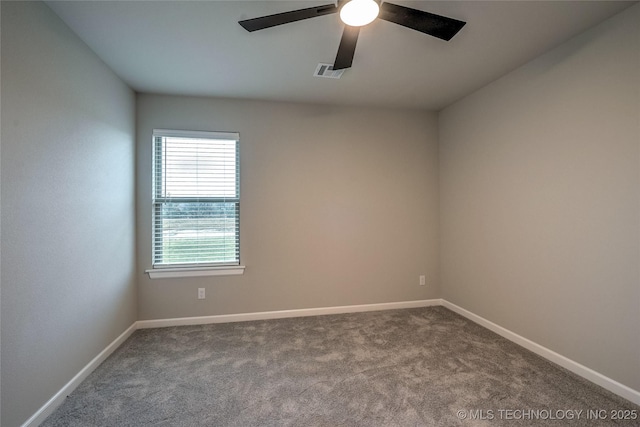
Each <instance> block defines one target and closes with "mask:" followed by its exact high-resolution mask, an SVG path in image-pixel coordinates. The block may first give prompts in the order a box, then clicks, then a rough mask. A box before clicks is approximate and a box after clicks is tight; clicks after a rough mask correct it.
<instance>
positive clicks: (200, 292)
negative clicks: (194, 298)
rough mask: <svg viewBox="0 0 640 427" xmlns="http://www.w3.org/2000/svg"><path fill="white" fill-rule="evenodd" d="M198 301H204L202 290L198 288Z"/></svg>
mask: <svg viewBox="0 0 640 427" xmlns="http://www.w3.org/2000/svg"><path fill="white" fill-rule="evenodd" d="M198 299H204V288H198Z"/></svg>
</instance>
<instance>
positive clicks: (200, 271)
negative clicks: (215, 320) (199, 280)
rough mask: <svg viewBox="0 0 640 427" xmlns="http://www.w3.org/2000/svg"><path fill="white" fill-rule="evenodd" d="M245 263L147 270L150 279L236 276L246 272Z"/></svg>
mask: <svg viewBox="0 0 640 427" xmlns="http://www.w3.org/2000/svg"><path fill="white" fill-rule="evenodd" d="M244 268H245V266H244V265H234V266H226V267H181V268H154V269H151V270H146V271H145V273H147V274H148V275H149V278H150V279H173V278H179V277H201V276H235V275H240V274H243V273H244Z"/></svg>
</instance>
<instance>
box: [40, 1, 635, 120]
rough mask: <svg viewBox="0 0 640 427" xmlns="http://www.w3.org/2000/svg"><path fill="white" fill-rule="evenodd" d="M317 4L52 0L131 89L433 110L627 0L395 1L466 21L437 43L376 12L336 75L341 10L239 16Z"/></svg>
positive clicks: (598, 19)
mask: <svg viewBox="0 0 640 427" xmlns="http://www.w3.org/2000/svg"><path fill="white" fill-rule="evenodd" d="M325 3H331V1H330V0H329V1H328V0H318V1H270V0H262V1H240V0H236V1H48V2H47V4H48V5H49V6H50V7H51V9H53V10H54V12H55V13H57V14H58V15H59V16H60V17H61V18H62V19H63V20H64V21H65V22H66V23H67V25H68V26H69V27H71V29H72V30H73V31H75V32H76V33H77V34H78V36H80V38H81V39H82V40H84V42H85V43H86V44H87V45H89V47H90V48H91V49H93V51H94V52H95V53H96V54H97V55H98V56H99V57H100V58H101V59H102V60H103V61H104V62H105V63H106V64H107V65H108V66H109V67H110V68H111V69H113V70H114V71H115V72H116V74H118V76H120V77H121V78H122V79H123V80H124V81H125V82H126V83H127V84H128V85H129V86H131V87H132V88H133V89H134V90H136V91H138V92H144V93H158V94H173V95H197V96H216V97H232V98H250V99H265V100H280V101H296V102H313V103H329V104H338V105H371V106H387V107H408V108H425V109H430V110H439V109H442V108H444V107H446V106H447V105H449V104H451V103H453V102H455V101H456V100H458V99H460V98H461V97H463V96H465V95H467V94H469V93H471V92H473V91H475V90H477V89H479V88H481V87H482V86H484V85H486V84H488V83H490V82H491V81H493V80H495V79H497V78H498V77H500V76H502V75H504V74H506V73H507V72H509V71H511V70H513V69H515V68H517V67H518V66H520V65H522V64H524V63H525V62H527V61H529V60H531V59H533V58H535V57H536V56H538V55H540V54H541V53H543V52H545V51H547V50H549V49H551V48H552V47H554V46H557V45H558V44H560V43H562V42H563V41H565V40H568V39H569V38H571V37H572V36H574V35H576V34H578V33H580V32H582V31H584V30H586V29H587V28H589V27H591V26H593V25H596V24H597V23H599V22H601V21H603V20H605V19H607V18H608V17H610V16H612V15H614V14H616V13H618V12H620V11H621V10H623V9H625V8H627V7H629V6H631V5H633V4H634V3H635V2H628V1H627V2H624V1H402V0H399V1H393V0H392V3H396V4H400V5H404V6H408V7H412V8H415V9H420V10H424V11H428V12H431V13H436V14H440V15H445V16H449V17H451V18H455V19H459V20H462V21H466V22H467V25H466V26H465V27H464V28H463V29H462V30H461V31H460V33H458V34H457V35H456V36H455V37H454V38H453V39H452V40H451V41H449V42H445V41H442V40H439V39H436V38H433V37H430V36H427V35H424V34H422V33H419V32H417V31H413V30H410V29H408V28H404V27H401V26H399V25H396V24H392V23H390V22H386V21H381V20H376V21H374V22H373V23H372V24H370V25H368V26H366V27H364V28H363V29H362V30H361V32H360V37H359V39H358V45H357V48H356V53H355V58H354V61H353V67H352V68H350V69H348V70H346V71H345V73H344V74H343V76H342V78H341V79H340V80H335V79H325V78H318V77H313V72H314V71H315V69H316V67H317V65H318V63H319V62H325V63H333V61H334V59H335V55H336V52H337V49H338V44H339V42H340V37H341V35H342V28H343V26H342V24H341V22H340V20H339V17H338V15H337V14H333V15H327V16H321V17H317V18H313V19H308V20H305V21H299V22H294V23H290V24H286V25H282V26H278V27H273V28H269V29H266V30H261V31H256V32H253V33H249V32H247V31H246V30H244V29H243V28H242V27H241V26H240V25H238V23H237V22H238V21H239V20H242V19H247V18H255V17H259V16H263V15H269V14H274V13H279V12H284V11H290V10H295V9H299V8H304V7H311V6H316V5H320V4H325Z"/></svg>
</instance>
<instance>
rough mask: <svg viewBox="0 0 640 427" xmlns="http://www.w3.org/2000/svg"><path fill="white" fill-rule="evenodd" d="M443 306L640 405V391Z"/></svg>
mask: <svg viewBox="0 0 640 427" xmlns="http://www.w3.org/2000/svg"><path fill="white" fill-rule="evenodd" d="M442 305H443V306H444V307H446V308H448V309H449V310H451V311H453V312H456V313H458V314H459V315H461V316H464V317H466V318H467V319H469V320H471V321H473V322H475V323H477V324H479V325H480V326H484V327H485V328H487V329H489V330H491V331H493V332H495V333H496V334H498V335H500V336H502V337H504V338H506V339H508V340H509V341H512V342H514V343H516V344H518V345H520V346H522V347H524V348H526V349H527V350H530V351H532V352H534V353H536V354H537V355H539V356H542V357H544V358H545V359H547V360H549V361H551V362H553V363H555V364H557V365H560V366H562V367H563V368H565V369H567V370H569V371H571V372H573V373H574V374H577V375H579V376H581V377H582V378H584V379H586V380H588V381H591V382H592V383H595V384H597V385H599V386H600V387H602V388H605V389H607V390H609V391H610V392H613V393H615V394H617V395H618V396H620V397H623V398H625V399H627V400H629V401H631V402H633V403H635V404H636V405H640V391H637V390H634V389H632V388H631V387H627V386H626V385H624V384H621V383H619V382H617V381H616V380H613V379H611V378H609V377H606V376H604V375H602V374H601V373H599V372H596V371H594V370H593V369H591V368H587V367H586V366H584V365H581V364H580V363H578V362H575V361H573V360H571V359H569V358H567V357H565V356H563V355H561V354H558V353H556V352H555V351H553V350H549V349H548V348H546V347H544V346H541V345H540V344H537V343H535V342H533V341H531V340H529V339H527V338H525V337H523V336H521V335H518V334H516V333H515V332H512V331H510V330H508V329H506V328H503V327H502V326H500V325H497V324H495V323H493V322H491V321H490V320H487V319H485V318H484V317H481V316H478V315H477V314H474V313H472V312H470V311H468V310H465V309H464V308H462V307H460V306H457V305H455V304H453V303H450V302H449V301H447V300H442Z"/></svg>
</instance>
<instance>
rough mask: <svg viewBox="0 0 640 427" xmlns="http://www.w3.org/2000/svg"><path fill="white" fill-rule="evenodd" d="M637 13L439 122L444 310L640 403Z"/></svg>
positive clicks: (524, 69) (570, 44) (503, 82)
mask: <svg viewBox="0 0 640 427" xmlns="http://www.w3.org/2000/svg"><path fill="white" fill-rule="evenodd" d="M639 31H640V5H636V6H633V7H632V8H631V9H628V10H627V11H625V12H623V13H622V14H620V15H618V16H616V17H614V18H612V19H610V20H608V21H605V23H603V24H601V25H599V26H597V27H595V28H593V29H591V30H589V31H587V32H585V33H583V34H582V35H580V36H578V37H576V38H574V39H573V40H571V41H569V42H567V43H565V44H563V45H561V46H559V47H558V48H556V49H554V50H552V51H550V52H548V53H546V54H544V55H542V56H541V57H539V58H537V59H535V60H534V61H532V62H530V63H528V64H527V65H525V66H523V67H521V68H519V69H518V70H516V71H514V72H512V73H510V74H508V75H507V76H505V77H503V78H501V79H499V80H498V81H496V82H494V83H493V84H491V85H489V86H487V87H485V88H483V89H482V90H480V91H479V92H477V93H475V94H472V95H471V96H468V97H467V98H465V99H463V100H461V101H459V102H457V103H455V104H454V105H452V106H450V107H449V108H447V109H445V110H444V111H443V112H442V113H441V114H440V116H439V132H440V181H441V186H440V195H441V198H440V201H441V210H440V218H441V222H440V224H441V228H440V231H441V254H440V255H441V273H442V276H441V277H442V289H443V297H444V298H446V299H447V300H449V301H451V302H453V303H455V304H458V305H460V306H462V307H463V308H466V309H468V310H470V311H472V312H474V313H476V314H478V315H480V316H483V317H485V318H486V319H489V320H491V321H493V322H495V323H497V324H499V325H501V326H503V327H506V328H508V329H510V330H512V331H514V332H516V333H518V334H520V335H522V336H524V337H526V338H529V339H531V340H533V341H535V342H537V343H539V344H542V345H543V346H546V347H548V348H550V349H551V350H554V351H556V352H558V353H560V354H562V355H564V356H566V357H569V358H570V359H573V360H575V361H577V362H579V363H582V364H584V365H586V366H587V367H590V368H592V369H594V370H596V371H598V372H600V373H602V374H604V375H606V376H608V377H610V378H613V379H615V380H617V381H619V382H621V383H623V384H625V385H627V386H630V387H632V388H634V389H635V390H640V328H639V326H640V272H639V270H638V269H639V261H640V248H639V246H640V221H639V220H640V211H639V195H640V180H639V171H640V164H639V161H640V157H639V156H640V150H639V144H640V127H639V125H640V121H639V112H640V92H639V90H640V72H639V70H640V60H639V54H640V34H639Z"/></svg>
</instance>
